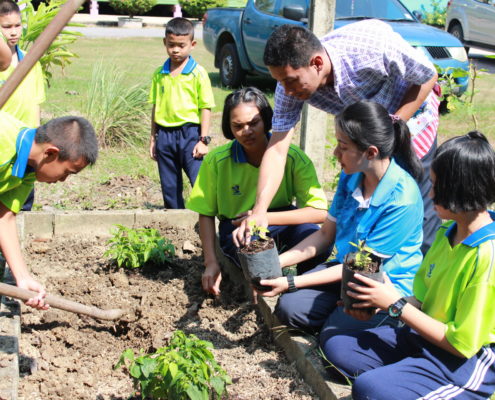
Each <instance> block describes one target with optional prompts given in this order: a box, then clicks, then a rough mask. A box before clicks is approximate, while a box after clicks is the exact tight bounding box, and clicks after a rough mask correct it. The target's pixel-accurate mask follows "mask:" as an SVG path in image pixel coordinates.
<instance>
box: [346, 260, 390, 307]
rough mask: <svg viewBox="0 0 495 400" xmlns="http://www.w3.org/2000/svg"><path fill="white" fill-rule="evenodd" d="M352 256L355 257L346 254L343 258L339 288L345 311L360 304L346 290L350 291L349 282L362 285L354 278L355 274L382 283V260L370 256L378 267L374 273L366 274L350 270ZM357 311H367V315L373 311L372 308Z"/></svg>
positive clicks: (365, 272)
mask: <svg viewBox="0 0 495 400" xmlns="http://www.w3.org/2000/svg"><path fill="white" fill-rule="evenodd" d="M354 255H355V253H349V254H347V255H346V257H345V261H344V264H343V266H342V282H341V286H340V296H341V298H342V300H343V301H344V308H346V309H347V310H350V309H352V308H353V307H352V306H353V304H356V303H359V302H360V300H358V299H355V298H353V297H350V296H349V295H348V294H347V291H348V290H352V289H351V288H349V286H348V283H349V282H353V283H357V284H358V285H363V282H361V281H360V280H358V279H356V278H354V274H355V273H358V274H360V275H363V276H366V277H368V278H370V279H373V280H375V281H377V282H382V283H383V282H384V280H383V273H382V272H381V267H382V259H381V258H380V257H377V256H375V255H373V254H371V257H372V259H373V261H375V262H376V263H377V265H378V267H377V269H376V272H367V271H357V270H355V269H353V268H352V266H353V265H352V262H351V260H353V259H354ZM358 310H364V311H367V312H369V313H372V312H373V311H374V308H373V307H368V308H358Z"/></svg>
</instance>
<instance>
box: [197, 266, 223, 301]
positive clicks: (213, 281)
mask: <svg viewBox="0 0 495 400" xmlns="http://www.w3.org/2000/svg"><path fill="white" fill-rule="evenodd" d="M221 281H222V273H221V271H220V266H219V265H218V264H211V265H208V266H207V267H206V268H205V270H204V272H203V275H202V276H201V286H202V287H203V290H204V291H205V292H207V293H211V294H213V295H215V296H219V295H220V282H221Z"/></svg>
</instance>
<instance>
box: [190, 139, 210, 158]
mask: <svg viewBox="0 0 495 400" xmlns="http://www.w3.org/2000/svg"><path fill="white" fill-rule="evenodd" d="M206 154H208V146H207V145H206V144H204V143H203V142H201V141H199V142H198V143H196V146H194V149H193V153H192V156H193V157H194V158H203V156H205V155H206Z"/></svg>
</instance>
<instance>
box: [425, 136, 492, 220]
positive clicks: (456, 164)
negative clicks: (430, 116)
mask: <svg viewBox="0 0 495 400" xmlns="http://www.w3.org/2000/svg"><path fill="white" fill-rule="evenodd" d="M431 170H432V171H433V173H434V174H435V182H434V184H433V192H434V196H433V203H435V204H438V205H440V206H442V207H443V208H445V209H447V210H449V211H452V212H454V213H458V212H462V211H482V210H486V208H487V207H488V206H490V204H492V203H493V202H495V153H494V151H493V148H492V146H490V143H488V140H487V139H486V137H485V136H484V135H483V134H482V133H481V132H478V131H471V132H469V133H467V134H466V135H464V136H458V137H454V138H452V139H449V140H447V141H446V142H445V143H443V144H442V145H440V146H439V147H438V149H437V152H436V153H435V158H434V160H433V163H432V164H431Z"/></svg>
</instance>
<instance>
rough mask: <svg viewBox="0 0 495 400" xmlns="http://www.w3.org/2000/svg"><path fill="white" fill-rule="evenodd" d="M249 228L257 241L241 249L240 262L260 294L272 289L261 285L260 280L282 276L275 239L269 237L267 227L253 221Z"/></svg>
mask: <svg viewBox="0 0 495 400" xmlns="http://www.w3.org/2000/svg"><path fill="white" fill-rule="evenodd" d="M249 228H250V231H251V236H252V237H253V238H255V240H252V241H251V242H250V243H249V245H247V246H245V247H243V248H241V249H239V251H238V257H239V261H240V262H241V266H242V270H243V272H244V276H245V277H246V279H247V280H248V281H249V282H250V283H251V284H252V285H253V286H254V287H255V288H256V289H257V290H259V291H260V292H263V291H267V290H270V289H271V287H270V286H263V285H260V280H261V279H272V278H277V277H279V276H282V270H281V268H280V261H279V259H278V251H277V246H276V245H275V241H274V240H273V238H271V237H269V236H267V233H268V232H269V230H268V229H266V228H265V227H262V226H258V225H256V224H255V223H254V221H251V222H250V223H249Z"/></svg>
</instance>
